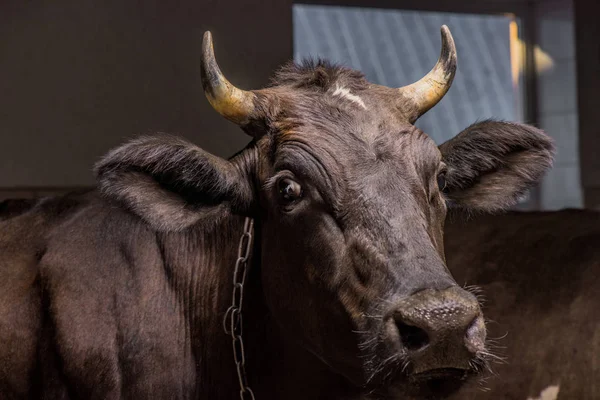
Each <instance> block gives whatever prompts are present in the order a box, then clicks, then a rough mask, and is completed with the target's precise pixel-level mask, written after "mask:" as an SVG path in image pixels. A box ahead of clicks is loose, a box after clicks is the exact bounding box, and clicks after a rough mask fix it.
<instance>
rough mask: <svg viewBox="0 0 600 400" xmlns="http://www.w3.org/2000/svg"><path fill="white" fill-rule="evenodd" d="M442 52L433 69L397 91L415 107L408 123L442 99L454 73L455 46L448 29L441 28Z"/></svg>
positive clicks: (445, 27) (444, 26)
mask: <svg viewBox="0 0 600 400" xmlns="http://www.w3.org/2000/svg"><path fill="white" fill-rule="evenodd" d="M441 30H442V51H441V53H440V58H439V59H438V61H437V63H436V64H435V66H434V67H433V69H432V70H431V71H430V72H429V73H428V74H427V75H425V76H424V77H423V78H421V79H420V80H419V81H417V82H415V83H413V84H412V85H408V86H404V87H401V88H400V89H399V90H400V92H401V93H402V94H403V96H404V97H405V98H409V99H410V100H412V103H413V104H414V106H415V108H416V109H415V111H414V114H413V115H412V116H411V117H410V122H411V123H413V122H415V121H416V120H417V119H418V118H419V117H420V116H421V115H423V114H425V112H427V111H428V110H429V109H430V108H431V107H433V106H435V105H436V104H437V103H438V102H439V101H440V100H441V99H442V97H444V95H445V94H446V92H448V89H450V85H452V80H453V79H454V74H455V73H456V46H455V45H454V39H452V34H451V33H450V29H448V27H447V26H446V25H443V26H442V29H441Z"/></svg>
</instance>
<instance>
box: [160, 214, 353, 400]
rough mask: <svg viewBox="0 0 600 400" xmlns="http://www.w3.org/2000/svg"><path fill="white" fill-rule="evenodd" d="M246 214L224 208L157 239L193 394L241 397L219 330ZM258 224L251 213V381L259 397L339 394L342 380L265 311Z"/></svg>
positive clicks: (247, 328) (247, 339) (247, 297)
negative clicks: (181, 328)
mask: <svg viewBox="0 0 600 400" xmlns="http://www.w3.org/2000/svg"><path fill="white" fill-rule="evenodd" d="M244 219H245V218H244V217H240V216H234V215H225V216H223V217H222V218H219V222H218V223H217V224H214V225H213V226H212V227H209V228H207V227H198V228H195V229H192V230H190V231H188V232H186V233H181V234H169V235H165V236H164V237H163V238H162V239H161V240H160V243H161V246H162V247H163V249H161V250H162V253H163V257H164V260H165V268H169V269H171V271H168V274H170V276H171V282H172V284H173V286H174V288H175V289H176V291H177V293H178V297H179V299H180V300H179V302H180V304H181V306H182V307H181V308H182V310H183V311H184V313H185V318H186V327H187V329H188V332H187V334H186V337H188V338H189V342H188V343H189V349H190V351H189V352H188V356H189V357H191V359H190V364H191V365H195V366H196V382H197V384H196V387H197V394H198V398H211V399H212V398H215V399H217V398H218V399H231V400H233V399H239V398H240V395H239V386H240V385H239V380H238V375H237V370H236V365H235V363H234V358H233V350H232V340H231V337H230V336H228V335H227V334H226V333H225V332H224V331H223V317H224V315H225V312H226V311H227V309H228V308H229V307H230V305H231V302H232V299H231V295H232V279H233V273H234V268H235V263H236V258H237V254H238V244H239V239H240V236H241V235H242V234H243V232H244ZM260 229H261V224H260V220H255V226H254V232H255V234H254V240H253V251H252V254H251V257H250V263H249V271H248V276H247V278H246V284H245V288H244V305H243V338H244V345H245V353H246V371H247V377H248V381H249V385H250V387H251V388H252V390H253V391H254V393H255V395H256V399H257V400H262V399H265V398H287V399H296V398H316V397H319V395H322V394H324V393H331V394H332V395H331V398H336V397H337V396H338V395H339V393H340V392H342V391H344V392H345V390H346V389H347V387H346V384H345V381H344V380H343V379H341V378H340V377H339V376H338V375H336V374H333V373H331V372H330V371H329V369H328V368H327V367H325V365H324V364H322V362H320V361H318V360H317V358H316V357H315V356H313V355H312V354H310V353H308V352H307V351H305V350H304V349H302V348H301V347H299V346H297V345H296V344H295V343H293V342H292V341H291V340H290V339H289V338H288V337H287V335H285V334H282V331H281V329H280V327H279V326H278V324H277V323H276V322H275V321H274V320H273V319H272V318H271V316H270V314H269V312H268V308H267V306H266V304H265V301H264V294H263V289H262V284H261V262H260V260H261V238H260ZM192 266H193V267H192ZM290 391H291V392H290ZM307 391H309V392H307ZM346 398H352V396H347V397H346Z"/></svg>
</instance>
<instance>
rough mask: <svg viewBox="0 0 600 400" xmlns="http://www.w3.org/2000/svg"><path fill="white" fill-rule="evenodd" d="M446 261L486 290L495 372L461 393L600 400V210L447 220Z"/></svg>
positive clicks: (463, 398) (463, 279) (459, 276)
mask: <svg viewBox="0 0 600 400" xmlns="http://www.w3.org/2000/svg"><path fill="white" fill-rule="evenodd" d="M445 233H446V234H445V243H446V253H447V262H448V267H449V268H450V271H451V272H452V273H453V274H454V276H455V277H456V280H457V281H458V282H459V283H468V284H474V285H478V286H480V287H481V291H482V293H483V294H484V295H485V297H486V298H487V302H486V303H485V306H484V311H485V315H486V317H487V318H489V319H491V320H493V321H494V323H490V324H488V329H489V333H490V336H492V337H496V338H501V339H500V340H498V343H497V344H498V347H499V348H498V349H497V350H495V353H496V354H497V355H498V356H499V357H500V359H498V361H499V363H497V364H494V365H493V370H494V372H495V373H496V374H497V375H496V376H492V377H489V378H488V379H486V382H485V383H483V384H482V385H481V387H485V388H487V389H488V391H487V392H482V391H481V390H479V388H478V387H477V385H474V386H473V387H472V388H469V389H468V390H465V391H461V392H460V393H459V395H457V397H456V398H457V399H460V400H468V399H519V400H527V399H536V400H537V399H539V400H556V399H569V400H570V399H577V400H588V399H589V400H593V399H600V213H599V212H597V211H589V210H563V211H557V212H528V213H523V212H512V213H510V214H507V215H499V216H480V217H478V218H473V219H471V220H469V222H464V218H462V216H458V215H457V216H455V215H452V218H448V221H447V222H446V229H445Z"/></svg>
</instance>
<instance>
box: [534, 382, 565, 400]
mask: <svg viewBox="0 0 600 400" xmlns="http://www.w3.org/2000/svg"><path fill="white" fill-rule="evenodd" d="M559 389H560V386H558V385H551V386H548V387H547V388H546V389H544V390H542V392H541V393H540V396H539V397H527V400H556V399H557V398H558V391H559Z"/></svg>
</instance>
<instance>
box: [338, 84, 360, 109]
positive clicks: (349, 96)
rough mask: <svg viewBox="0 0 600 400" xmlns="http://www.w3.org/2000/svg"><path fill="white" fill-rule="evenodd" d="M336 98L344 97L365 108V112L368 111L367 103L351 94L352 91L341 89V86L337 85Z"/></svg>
mask: <svg viewBox="0 0 600 400" xmlns="http://www.w3.org/2000/svg"><path fill="white" fill-rule="evenodd" d="M333 95H334V96H340V97H344V98H346V99H348V100H350V101H353V102H355V103H356V104H358V105H359V106H361V107H362V108H364V109H365V110H366V109H367V106H366V105H365V102H364V101H363V100H362V99H361V98H360V97H358V96H357V95H355V94H352V93H350V90H349V89H347V88H345V87H341V86H339V85H335V91H334V92H333Z"/></svg>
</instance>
